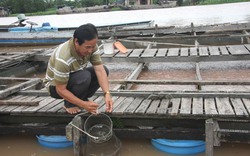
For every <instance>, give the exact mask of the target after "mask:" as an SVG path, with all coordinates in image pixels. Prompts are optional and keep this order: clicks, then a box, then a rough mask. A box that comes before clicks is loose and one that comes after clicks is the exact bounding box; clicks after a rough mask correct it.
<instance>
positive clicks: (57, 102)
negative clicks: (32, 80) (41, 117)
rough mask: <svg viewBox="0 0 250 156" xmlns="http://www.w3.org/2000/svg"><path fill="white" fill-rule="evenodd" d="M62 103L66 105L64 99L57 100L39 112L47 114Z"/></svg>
mask: <svg viewBox="0 0 250 156" xmlns="http://www.w3.org/2000/svg"><path fill="white" fill-rule="evenodd" d="M61 103H64V100H63V99H56V100H55V101H53V102H51V103H49V104H47V105H46V106H44V107H43V108H41V109H39V110H38V111H37V112H39V113H44V112H47V111H48V110H50V109H51V108H53V107H55V106H57V105H59V104H61Z"/></svg>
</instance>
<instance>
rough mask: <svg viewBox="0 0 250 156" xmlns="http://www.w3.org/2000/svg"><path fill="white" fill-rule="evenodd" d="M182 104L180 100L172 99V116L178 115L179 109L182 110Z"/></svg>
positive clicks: (170, 111) (170, 112)
mask: <svg viewBox="0 0 250 156" xmlns="http://www.w3.org/2000/svg"><path fill="white" fill-rule="evenodd" d="M180 103H181V99H180V98H173V99H171V104H172V108H171V110H169V114H170V115H172V116H175V115H178V113H179V109H180Z"/></svg>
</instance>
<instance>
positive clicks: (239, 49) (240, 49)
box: [227, 45, 250, 55]
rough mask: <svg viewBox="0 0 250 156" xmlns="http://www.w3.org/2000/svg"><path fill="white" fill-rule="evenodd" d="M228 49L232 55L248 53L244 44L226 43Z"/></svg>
mask: <svg viewBox="0 0 250 156" xmlns="http://www.w3.org/2000/svg"><path fill="white" fill-rule="evenodd" d="M227 48H228V50H229V51H230V53H231V54H232V55H249V54H250V53H249V51H248V50H247V49H246V48H245V46H244V45H228V46H227Z"/></svg>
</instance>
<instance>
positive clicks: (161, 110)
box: [157, 99, 170, 115]
mask: <svg viewBox="0 0 250 156" xmlns="http://www.w3.org/2000/svg"><path fill="white" fill-rule="evenodd" d="M169 103H170V99H162V100H161V103H160V106H159V108H158V109H157V114H159V115H166V113H167V111H168V106H169Z"/></svg>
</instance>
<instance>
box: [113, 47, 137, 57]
mask: <svg viewBox="0 0 250 156" xmlns="http://www.w3.org/2000/svg"><path fill="white" fill-rule="evenodd" d="M132 50H133V49H128V52H126V53H117V54H116V55H115V57H117V58H125V57H128V55H129V54H130V53H131V51H132Z"/></svg>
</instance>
